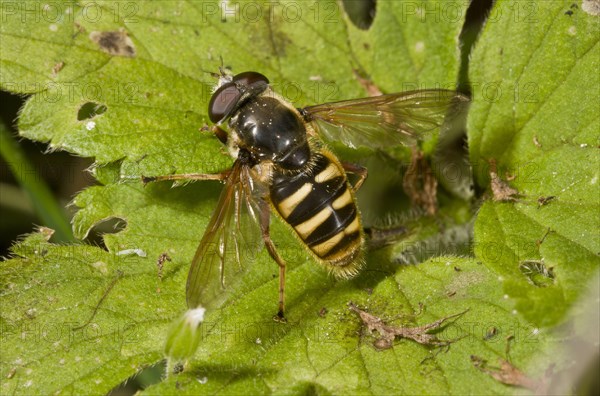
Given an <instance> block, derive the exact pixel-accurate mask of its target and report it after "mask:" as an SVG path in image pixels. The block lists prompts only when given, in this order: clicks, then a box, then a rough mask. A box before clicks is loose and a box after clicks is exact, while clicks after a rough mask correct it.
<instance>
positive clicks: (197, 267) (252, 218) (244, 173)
mask: <svg viewBox="0 0 600 396" xmlns="http://www.w3.org/2000/svg"><path fill="white" fill-rule="evenodd" d="M264 191H265V190H264V186H262V185H259V184H257V182H256V181H255V180H253V179H252V177H251V175H250V168H249V167H248V166H246V165H242V164H241V163H240V162H239V161H236V162H235V163H234V165H233V168H232V170H231V174H230V175H229V177H228V178H227V181H226V182H225V188H224V189H223V191H222V192H221V196H220V197H219V203H218V205H217V207H216V209H215V211H214V213H213V215H212V218H211V219H210V222H209V223H208V227H207V228H206V231H205V233H204V236H203V237H202V240H201V241H200V245H199V246H198V250H196V254H195V256H194V259H193V260H192V265H191V267H190V272H189V274H188V279H187V288H186V299H187V304H188V306H189V307H190V308H196V307H198V306H199V305H202V306H203V307H205V308H218V307H219V306H220V305H221V304H223V302H224V300H225V293H224V292H225V290H232V289H235V287H236V285H237V284H238V283H240V282H241V280H242V278H243V274H244V273H246V272H247V271H248V270H249V268H250V267H251V265H252V263H253V261H254V259H255V257H256V252H257V251H258V250H259V249H260V248H261V247H262V234H261V230H260V225H259V215H260V214H259V210H260V203H259V200H260V199H262V197H263V196H264Z"/></svg>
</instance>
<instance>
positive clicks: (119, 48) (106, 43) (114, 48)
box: [89, 29, 135, 57]
mask: <svg viewBox="0 0 600 396" xmlns="http://www.w3.org/2000/svg"><path fill="white" fill-rule="evenodd" d="M89 37H90V40H92V41H93V42H95V43H96V44H98V46H99V47H100V49H102V51H104V52H106V53H108V54H110V55H114V56H127V57H134V56H135V46H134V44H133V41H131V38H129V36H128V35H127V32H126V31H125V30H124V29H120V30H117V31H113V32H97V31H94V32H91V33H90V36H89Z"/></svg>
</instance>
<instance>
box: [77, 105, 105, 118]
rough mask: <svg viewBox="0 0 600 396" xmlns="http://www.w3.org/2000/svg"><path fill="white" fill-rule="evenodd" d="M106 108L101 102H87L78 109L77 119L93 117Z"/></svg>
mask: <svg viewBox="0 0 600 396" xmlns="http://www.w3.org/2000/svg"><path fill="white" fill-rule="evenodd" d="M106 110H107V108H106V106H105V105H103V104H98V103H94V102H87V103H85V104H84V105H83V106H81V107H80V108H79V111H78V112H77V119H78V120H79V121H83V120H87V119H90V118H94V117H95V116H97V115H100V114H102V113H104V112H105V111H106Z"/></svg>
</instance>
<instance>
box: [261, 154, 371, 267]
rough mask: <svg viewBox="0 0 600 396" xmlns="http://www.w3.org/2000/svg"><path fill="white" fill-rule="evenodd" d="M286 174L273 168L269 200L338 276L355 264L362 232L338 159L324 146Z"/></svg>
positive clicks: (359, 253) (358, 261) (362, 238)
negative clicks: (298, 168) (308, 162)
mask: <svg viewBox="0 0 600 396" xmlns="http://www.w3.org/2000/svg"><path fill="white" fill-rule="evenodd" d="M313 156H314V158H313V159H312V161H311V165H310V166H307V167H306V168H305V169H304V170H303V171H301V172H299V173H298V174H295V175H293V176H290V175H289V174H286V173H283V172H281V173H279V172H276V173H275V175H274V177H273V182H272V185H271V189H270V190H271V194H270V195H271V201H272V202H273V206H274V207H275V208H276V209H277V212H278V213H279V214H280V216H281V217H282V218H283V219H284V220H285V221H286V222H287V223H288V224H290V225H291V226H292V227H293V228H294V230H295V231H296V234H297V235H298V236H299V237H300V239H301V240H302V241H303V242H304V243H305V244H306V245H307V246H308V247H309V248H310V250H311V251H312V253H313V254H314V255H315V256H316V257H317V258H318V259H319V261H321V262H322V263H323V264H325V265H326V266H327V267H329V269H330V270H331V271H332V272H333V273H334V274H335V275H336V276H338V277H348V276H352V275H354V274H356V272H357V271H358V270H359V267H360V257H361V251H362V247H363V240H364V236H363V232H362V227H361V223H360V217H359V216H360V215H359V213H358V210H357V208H356V203H355V201H354V195H353V193H352V189H351V187H350V185H349V183H348V180H347V178H346V174H345V172H344V170H343V169H342V166H341V164H340V163H339V162H338V161H337V159H336V158H335V157H334V156H333V154H331V153H330V152H328V151H327V150H317V152H314V153H313Z"/></svg>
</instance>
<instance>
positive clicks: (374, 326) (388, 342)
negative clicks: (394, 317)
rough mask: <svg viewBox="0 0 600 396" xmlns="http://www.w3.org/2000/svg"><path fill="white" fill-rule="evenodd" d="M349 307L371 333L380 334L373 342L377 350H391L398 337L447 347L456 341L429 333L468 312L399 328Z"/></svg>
mask: <svg viewBox="0 0 600 396" xmlns="http://www.w3.org/2000/svg"><path fill="white" fill-rule="evenodd" d="M348 307H349V309H350V310H351V311H354V312H356V313H357V314H358V316H359V317H360V319H361V320H362V321H363V323H364V324H365V325H367V329H368V330H369V332H373V331H377V332H378V333H379V336H380V337H379V338H378V339H376V340H375V341H374V342H373V345H374V346H375V348H377V349H389V348H391V347H392V346H393V342H394V339H396V337H400V338H408V339H411V340H413V341H415V342H418V343H419V344H423V345H435V346H446V345H448V344H450V343H452V342H454V340H450V341H445V340H440V339H438V338H437V337H436V336H435V335H434V334H429V333H428V332H429V331H431V330H437V329H439V328H440V327H442V325H443V324H444V323H445V322H447V321H448V320H450V319H454V318H457V317H459V316H461V315H463V314H464V313H465V312H467V311H463V312H460V313H457V314H455V315H450V316H446V317H444V318H442V319H439V320H436V321H435V322H432V323H428V324H426V325H424V326H418V327H397V326H390V325H387V324H385V322H384V321H383V320H381V318H378V317H377V316H375V315H372V314H370V313H368V312H365V311H363V310H362V309H360V308H358V307H357V306H356V305H354V304H353V303H352V302H350V303H348Z"/></svg>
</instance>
